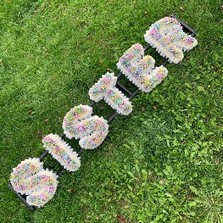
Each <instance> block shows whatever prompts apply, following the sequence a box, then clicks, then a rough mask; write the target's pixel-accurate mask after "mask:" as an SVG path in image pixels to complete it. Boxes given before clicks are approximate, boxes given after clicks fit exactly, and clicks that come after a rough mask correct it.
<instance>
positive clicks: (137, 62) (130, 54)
mask: <svg viewBox="0 0 223 223" xmlns="http://www.w3.org/2000/svg"><path fill="white" fill-rule="evenodd" d="M117 67H118V68H119V69H120V70H121V71H122V73H123V74H124V75H125V76H126V77H127V78H128V79H129V80H130V81H131V82H132V83H133V84H135V85H136V86H137V87H138V88H139V89H140V90H141V91H144V92H150V91H151V90H152V89H153V88H154V87H155V86H156V85H157V84H159V83H161V82H162V80H163V79H164V78H165V77H166V76H167V73H168V70H167V69H166V68H165V67H163V66H160V67H155V60H154V59H153V57H151V56H149V55H147V56H145V57H144V49H143V47H142V45H140V44H134V45H133V46H132V47H130V48H129V49H128V50H127V51H126V52H125V53H124V54H123V56H122V57H121V58H120V59H119V62H118V63H117Z"/></svg>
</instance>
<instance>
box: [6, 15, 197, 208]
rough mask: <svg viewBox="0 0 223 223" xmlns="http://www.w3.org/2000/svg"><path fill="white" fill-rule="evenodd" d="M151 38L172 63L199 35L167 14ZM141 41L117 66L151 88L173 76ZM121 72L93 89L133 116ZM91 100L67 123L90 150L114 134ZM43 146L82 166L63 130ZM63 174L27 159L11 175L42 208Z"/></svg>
mask: <svg viewBox="0 0 223 223" xmlns="http://www.w3.org/2000/svg"><path fill="white" fill-rule="evenodd" d="M144 37H145V40H146V41H147V42H148V43H149V45H151V46H152V47H154V48H156V50H157V51H158V52H159V53H160V54H161V55H162V56H163V57H166V58H167V59H168V60H169V61H170V62H171V63H179V62H180V61H181V60H182V59H183V57H184V55H183V51H188V50H191V49H192V48H193V47H195V46H196V45H197V40H196V39H195V38H194V37H192V36H190V35H187V34H186V33H184V31H183V29H182V26H181V24H180V23H179V22H178V21H177V20H176V19H175V18H171V17H165V18H163V19H160V20H159V21H157V22H155V23H154V24H152V26H151V27H150V28H149V30H148V31H146V34H145V35H144ZM144 53H145V52H144V49H143V47H142V45H140V44H134V45H133V46H132V47H131V48H129V49H128V50H127V51H126V52H125V53H124V54H123V55H122V57H120V59H119V61H118V63H117V67H118V68H119V69H120V70H121V72H122V73H123V74H124V75H125V76H126V77H127V78H128V79H129V80H130V81H131V82H132V83H133V84H135V85H136V86H137V87H138V88H139V89H140V90H142V91H144V92H150V91H151V90H152V89H154V88H155V87H156V86H157V85H158V84H160V83H161V82H162V81H163V79H164V78H165V77H166V76H167V73H168V70H167V69H166V68H165V67H164V66H159V67H155V60H154V59H153V58H152V57H151V56H149V55H146V56H144ZM116 82H117V77H116V76H115V75H114V73H109V72H107V73H106V74H104V75H103V76H102V77H101V78H100V79H99V81H98V82H97V83H95V84H94V85H93V86H92V87H91V88H90V90H89V96H90V99H92V100H94V101H95V102H98V101H100V100H102V99H104V100H105V101H106V103H108V104H109V105H110V106H111V107H112V108H113V109H115V110H116V111H117V113H119V114H122V115H129V114H130V113H131V112H132V104H131V102H130V100H129V98H127V97H126V96H125V95H124V94H123V93H122V92H121V91H120V90H118V88H116V87H115V86H116ZM92 113H93V109H92V108H91V107H90V106H88V105H78V106H75V107H73V108H72V109H71V110H70V111H69V112H68V113H67V114H66V115H65V117H64V119H63V124H62V128H63V130H64V134H65V136H66V137H67V138H68V139H72V138H75V139H80V141H79V145H80V146H81V147H82V148H84V149H95V148H97V147H98V146H100V145H101V144H102V142H103V141H104V140H105V138H106V136H107V134H108V128H109V126H108V123H107V120H105V119H104V118H103V117H98V116H97V115H93V116H92ZM42 142H43V146H44V147H45V149H46V150H47V151H48V152H49V154H51V155H52V156H53V157H54V158H55V159H56V160H57V161H58V162H59V163H60V164H61V165H62V166H63V167H64V168H65V169H66V170H68V171H76V170H78V169H79V168H80V157H79V156H78V154H77V153H76V152H75V151H73V149H72V148H71V147H70V146H69V145H68V144H67V143H66V142H65V141H64V140H63V139H62V138H61V137H59V136H58V135H56V134H52V133H51V134H49V135H47V136H45V137H44V138H43V140H42ZM57 178H58V176H57V175H56V174H55V173H53V172H52V171H49V170H47V169H46V170H45V169H43V162H40V160H39V158H32V159H31V158H29V159H25V160H24V161H22V162H21V163H20V164H18V166H17V167H16V168H13V172H12V173H11V175H10V183H11V185H12V187H13V189H14V190H15V191H16V192H18V193H21V194H25V195H27V197H26V201H27V203H28V204H29V205H33V206H37V207H41V206H43V205H45V204H46V203H47V202H48V201H50V200H51V199H52V198H53V196H54V194H55V192H56V189H57V185H58V181H57Z"/></svg>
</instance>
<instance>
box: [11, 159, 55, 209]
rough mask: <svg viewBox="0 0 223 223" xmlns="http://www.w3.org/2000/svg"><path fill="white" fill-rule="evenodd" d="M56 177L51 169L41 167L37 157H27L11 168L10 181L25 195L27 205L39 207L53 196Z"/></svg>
mask: <svg viewBox="0 0 223 223" xmlns="http://www.w3.org/2000/svg"><path fill="white" fill-rule="evenodd" d="M57 178H58V177H57V175H56V174H55V173H53V172H52V171H49V170H47V169H46V170H44V169H43V163H41V162H40V160H39V159H38V158H32V159H31V158H29V159H26V160H24V161H22V162H21V163H20V164H18V166H17V167H15V168H13V172H12V173H11V176H10V182H11V185H12V187H13V189H14V190H15V191H16V192H18V193H21V194H25V195H27V197H26V201H27V203H28V204H29V205H34V206H37V207H41V206H43V205H44V204H46V203H47V202H48V201H50V200H51V199H52V198H53V196H54V194H55V192H56V189H57V185H58V181H57Z"/></svg>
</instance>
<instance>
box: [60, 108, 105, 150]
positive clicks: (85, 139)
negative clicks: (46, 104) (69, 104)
mask: <svg viewBox="0 0 223 223" xmlns="http://www.w3.org/2000/svg"><path fill="white" fill-rule="evenodd" d="M92 112H93V111H92V108H91V107H90V106H88V105H78V106H75V107H74V108H72V109H71V110H70V111H69V112H68V113H67V114H66V115H65V117H64V119H63V125H62V127H63V129H64V134H65V135H66V136H67V137H68V138H70V139H71V138H73V137H74V138H75V139H80V141H79V145H80V146H81V147H82V148H84V149H95V148H97V147H98V146H100V145H101V143H102V142H103V141H104V139H105V137H106V136H107V134H108V127H109V126H108V124H107V120H105V119H104V118H103V117H98V116H97V115H94V116H91V114H92Z"/></svg>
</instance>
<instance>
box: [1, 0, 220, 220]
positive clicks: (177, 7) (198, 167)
mask: <svg viewBox="0 0 223 223" xmlns="http://www.w3.org/2000/svg"><path fill="white" fill-rule="evenodd" d="M172 13H174V14H175V15H177V16H178V17H180V18H181V19H182V20H184V21H185V22H187V23H188V24H190V26H191V27H193V28H194V29H196V31H197V40H198V43H199V45H198V46H197V47H196V48H194V49H193V50H192V51H190V52H188V53H186V54H185V58H184V60H183V61H182V62H181V63H179V64H177V65H174V64H168V65H167V68H168V70H169V75H168V77H167V78H166V79H165V80H164V82H163V83H162V84H161V85H159V86H157V87H156V89H155V90H153V91H152V92H151V93H149V94H145V93H140V94H139V96H137V97H136V98H135V99H134V100H133V105H134V110H133V112H132V113H131V114H130V115H129V116H128V117H123V116H118V117H117V118H116V119H115V121H114V122H113V123H112V124H111V126H110V132H109V136H108V137H107V138H106V141H105V143H104V144H103V145H102V146H101V147H99V148H98V149H95V150H94V151H86V152H85V153H84V154H83V156H82V158H81V160H82V166H81V168H80V169H79V170H78V171H77V172H75V173H68V172H66V173H65V174H63V175H62V176H61V177H60V179H59V181H60V183H59V187H58V190H57V193H56V195H55V197H54V198H53V200H52V201H50V202H49V203H48V204H47V205H46V206H45V207H43V208H40V209H38V210H37V211H35V212H31V211H29V210H28V209H27V208H26V207H25V206H24V205H23V204H22V203H21V202H20V200H19V199H18V198H17V197H16V196H15V194H13V193H12V192H11V191H10V190H9V189H8V187H7V184H8V182H9V176H10V173H11V171H12V168H13V167H15V166H17V165H18V164H19V163H20V162H21V161H22V160H24V159H26V158H28V157H38V156H40V154H41V153H42V152H43V151H44V149H43V146H42V142H41V139H42V136H43V135H46V134H49V133H51V132H52V133H58V134H60V133H61V132H62V127H61V125H62V120H63V117H64V116H65V114H66V113H67V112H68V111H69V110H70V108H71V107H73V106H75V105H79V104H88V103H89V97H88V89H89V88H90V87H91V86H92V85H93V84H94V83H95V82H96V81H97V80H98V79H99V77H101V75H102V74H104V73H105V72H106V70H107V69H112V70H113V71H114V72H116V73H117V71H118V70H117V68H116V63H117V61H118V59H119V57H120V56H121V55H122V54H123V53H124V52H125V51H126V50H127V49H128V48H129V47H130V46H131V45H132V44H134V43H141V44H143V45H145V44H146V42H145V41H144V37H143V35H144V33H145V32H146V30H147V29H148V28H149V26H150V25H151V24H152V23H154V22H155V21H157V20H158V19H160V18H162V17H164V16H166V15H170V14H172ZM0 30H1V35H0V108H1V115H0V125H1V128H0V131H1V132H0V137H1V138H0V152H1V158H0V159H1V169H0V177H1V181H0V188H1V190H0V222H2V223H11V222H15V223H22V222H27V223H34V222H35V223H60V222H65V223H74V222H75V223H76V222H77V223H84V222H95V223H100V222H101V223H115V222H117V223H138V222H141V223H162V222H164V223H166V222H176V223H178V222H183V223H189V222H190V223H220V222H223V180H222V179H223V171H222V170H223V152H222V148H223V99H222V96H223V88H222V83H223V75H222V74H223V59H222V58H223V2H222V0H202V1H201V0H185V1H182V0H181V1H180V0H166V1H164V0H147V1H146V0H138V1H125V0H119V1H117V0H108V1H100V0H95V1H93V0H92V1H90V0H76V1H69V0H63V1H61V0H54V1H44V0H36V1H34V0H2V1H1V3H0ZM148 53H150V54H151V55H154V56H155V57H156V53H155V50H154V49H150V50H149V52H148ZM94 111H95V113H96V114H97V115H99V116H100V115H103V116H104V117H107V114H108V113H109V112H111V110H110V109H109V107H108V106H106V105H105V103H103V102H100V103H99V104H98V105H97V106H95V108H94ZM71 144H72V146H73V147H74V149H75V150H79V147H78V146H77V142H76V141H75V142H72V143H71ZM46 161H47V162H45V164H46V165H45V166H48V167H49V168H51V169H53V166H54V161H53V160H52V159H50V157H49V158H47V159H46ZM57 168H58V166H57V167H56V168H54V169H55V171H56V169H57Z"/></svg>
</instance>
